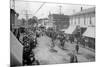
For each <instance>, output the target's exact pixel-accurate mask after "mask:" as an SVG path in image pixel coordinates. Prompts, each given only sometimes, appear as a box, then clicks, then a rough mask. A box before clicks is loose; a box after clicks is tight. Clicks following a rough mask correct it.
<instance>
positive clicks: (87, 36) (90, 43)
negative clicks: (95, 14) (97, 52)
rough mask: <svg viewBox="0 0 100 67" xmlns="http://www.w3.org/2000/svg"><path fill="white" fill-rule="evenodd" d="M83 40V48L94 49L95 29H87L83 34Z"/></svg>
mask: <svg viewBox="0 0 100 67" xmlns="http://www.w3.org/2000/svg"><path fill="white" fill-rule="evenodd" d="M83 37H84V40H85V46H87V47H89V48H93V49H95V28H94V27H88V28H87V30H86V31H85V33H84V34H83Z"/></svg>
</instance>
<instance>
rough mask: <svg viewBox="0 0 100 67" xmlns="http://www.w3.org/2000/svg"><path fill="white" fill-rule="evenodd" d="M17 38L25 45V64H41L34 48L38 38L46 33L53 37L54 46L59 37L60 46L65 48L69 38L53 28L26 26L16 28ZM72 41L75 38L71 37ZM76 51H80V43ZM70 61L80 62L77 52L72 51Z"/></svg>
mask: <svg viewBox="0 0 100 67" xmlns="http://www.w3.org/2000/svg"><path fill="white" fill-rule="evenodd" d="M13 33H14V35H15V36H16V38H17V39H18V40H19V41H20V42H21V43H22V45H23V46H24V47H23V65H39V62H38V60H36V59H35V57H34V52H33V51H32V49H34V48H36V47H37V43H38V42H37V38H38V37H40V36H42V35H46V36H48V37H50V38H51V39H52V47H54V46H55V44H54V41H55V40H56V39H59V41H60V48H61V49H64V45H65V42H66V41H68V38H66V35H65V34H63V33H59V32H57V31H54V30H53V29H45V28H41V27H40V28H39V27H34V28H25V27H19V28H17V29H14V31H13ZM69 40H70V42H71V43H72V42H73V38H72V39H71V37H70V38H69ZM75 49H76V52H77V53H78V50H79V45H76V47H75ZM70 62H71V63H74V62H78V60H77V56H76V54H75V53H72V55H71V58H70Z"/></svg>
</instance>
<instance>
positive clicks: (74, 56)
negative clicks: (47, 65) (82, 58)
mask: <svg viewBox="0 0 100 67" xmlns="http://www.w3.org/2000/svg"><path fill="white" fill-rule="evenodd" d="M77 62H78V58H77V56H76V54H75V52H72V55H71V57H70V63H77Z"/></svg>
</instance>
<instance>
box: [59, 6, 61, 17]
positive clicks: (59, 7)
mask: <svg viewBox="0 0 100 67" xmlns="http://www.w3.org/2000/svg"><path fill="white" fill-rule="evenodd" d="M61 8H62V6H61V5H60V6H59V11H60V15H61Z"/></svg>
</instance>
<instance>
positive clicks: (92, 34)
mask: <svg viewBox="0 0 100 67" xmlns="http://www.w3.org/2000/svg"><path fill="white" fill-rule="evenodd" d="M83 36H87V37H92V38H95V28H94V27H88V28H87V30H86V31H85V33H84V34H83Z"/></svg>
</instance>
